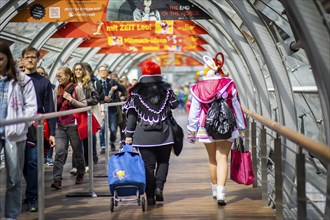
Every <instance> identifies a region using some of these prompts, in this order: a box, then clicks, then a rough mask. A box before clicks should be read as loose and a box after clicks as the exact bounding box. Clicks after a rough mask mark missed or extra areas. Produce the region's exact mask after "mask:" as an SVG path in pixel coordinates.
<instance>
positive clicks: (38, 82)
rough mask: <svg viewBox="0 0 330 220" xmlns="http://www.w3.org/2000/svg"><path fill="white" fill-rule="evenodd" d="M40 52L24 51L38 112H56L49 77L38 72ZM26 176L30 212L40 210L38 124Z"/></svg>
mask: <svg viewBox="0 0 330 220" xmlns="http://www.w3.org/2000/svg"><path fill="white" fill-rule="evenodd" d="M39 57H40V52H39V50H37V49H35V48H33V47H27V48H25V49H24V50H23V51H22V58H23V59H24V65H25V70H24V73H25V74H26V75H28V76H29V77H30V78H31V79H32V82H33V85H34V89H35V91H36V94H37V104H38V113H42V114H43V113H50V112H54V102H53V90H52V84H51V83H50V81H49V79H47V78H45V77H44V76H41V75H40V74H39V73H38V72H37V64H38V61H39ZM47 122H48V125H49V138H48V143H49V145H50V147H54V146H55V126H56V119H55V118H52V119H48V120H47ZM24 177H25V180H26V190H25V196H26V199H27V202H28V206H29V210H30V212H37V211H38V146H37V132H36V126H34V125H33V126H30V127H29V132H28V139H27V147H26V149H25V166H24Z"/></svg>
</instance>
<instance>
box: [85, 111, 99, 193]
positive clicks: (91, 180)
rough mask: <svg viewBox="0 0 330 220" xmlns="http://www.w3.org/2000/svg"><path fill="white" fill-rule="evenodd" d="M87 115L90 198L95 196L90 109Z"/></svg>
mask: <svg viewBox="0 0 330 220" xmlns="http://www.w3.org/2000/svg"><path fill="white" fill-rule="evenodd" d="M87 116H88V125H89V126H88V166H89V193H90V196H91V197H92V198H95V197H97V195H96V193H95V192H94V179H93V176H94V164H93V132H92V127H93V124H92V123H93V121H92V111H88V112H87Z"/></svg>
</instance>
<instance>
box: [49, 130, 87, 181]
mask: <svg viewBox="0 0 330 220" xmlns="http://www.w3.org/2000/svg"><path fill="white" fill-rule="evenodd" d="M55 138H56V148H55V160H54V167H53V179H54V181H62V180H63V177H62V174H63V167H64V164H65V162H66V159H67V157H68V149H69V141H70V144H71V147H72V151H73V154H74V155H75V156H74V157H75V160H76V163H77V173H78V174H82V175H83V174H85V160H84V155H83V147H82V142H81V140H80V139H79V135H78V130H77V125H73V124H72V125H67V126H65V125H58V128H57V129H56V135H55Z"/></svg>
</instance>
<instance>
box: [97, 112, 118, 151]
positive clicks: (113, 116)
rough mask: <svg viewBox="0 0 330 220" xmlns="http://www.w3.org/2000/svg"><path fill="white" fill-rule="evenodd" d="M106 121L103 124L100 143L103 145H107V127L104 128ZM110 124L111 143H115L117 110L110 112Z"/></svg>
mask: <svg viewBox="0 0 330 220" xmlns="http://www.w3.org/2000/svg"><path fill="white" fill-rule="evenodd" d="M104 124H105V123H104V122H103V123H102V125H101V130H100V145H101V147H105V135H104V133H105V128H104ZM108 125H109V129H110V143H111V144H114V143H115V141H116V136H117V113H116V112H110V111H109V112H108Z"/></svg>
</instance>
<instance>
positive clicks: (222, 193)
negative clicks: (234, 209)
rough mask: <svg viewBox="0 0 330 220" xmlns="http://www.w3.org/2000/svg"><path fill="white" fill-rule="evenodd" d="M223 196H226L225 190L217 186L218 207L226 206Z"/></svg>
mask: <svg viewBox="0 0 330 220" xmlns="http://www.w3.org/2000/svg"><path fill="white" fill-rule="evenodd" d="M225 194H226V190H225V187H224V186H220V185H218V186H217V202H218V205H221V206H222V205H226V201H225Z"/></svg>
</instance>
